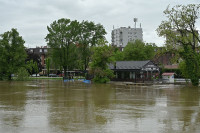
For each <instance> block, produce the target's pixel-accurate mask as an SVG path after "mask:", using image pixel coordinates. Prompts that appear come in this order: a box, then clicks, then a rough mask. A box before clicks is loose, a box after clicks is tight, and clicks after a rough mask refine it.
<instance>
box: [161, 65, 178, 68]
mask: <svg viewBox="0 0 200 133" xmlns="http://www.w3.org/2000/svg"><path fill="white" fill-rule="evenodd" d="M164 68H165V69H178V65H177V64H176V65H165V66H164Z"/></svg>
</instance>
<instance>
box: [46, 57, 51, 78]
mask: <svg viewBox="0 0 200 133" xmlns="http://www.w3.org/2000/svg"><path fill="white" fill-rule="evenodd" d="M50 63H51V60H50V58H46V68H47V76H48V77H49V73H50Z"/></svg>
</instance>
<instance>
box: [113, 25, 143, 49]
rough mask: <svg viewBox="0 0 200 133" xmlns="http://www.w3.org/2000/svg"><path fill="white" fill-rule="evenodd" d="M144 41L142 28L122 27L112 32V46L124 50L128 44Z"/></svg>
mask: <svg viewBox="0 0 200 133" xmlns="http://www.w3.org/2000/svg"><path fill="white" fill-rule="evenodd" d="M135 40H141V41H143V32H142V28H141V27H140V28H131V27H130V26H129V27H121V28H117V29H113V30H112V45H114V46H117V47H121V48H124V47H125V46H126V45H127V43H128V42H130V41H135Z"/></svg>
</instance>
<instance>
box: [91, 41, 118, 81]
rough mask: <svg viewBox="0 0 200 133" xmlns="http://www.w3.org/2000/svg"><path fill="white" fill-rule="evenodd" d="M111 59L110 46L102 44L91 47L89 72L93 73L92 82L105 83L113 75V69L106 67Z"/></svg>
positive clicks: (111, 49) (111, 50) (111, 51)
mask: <svg viewBox="0 0 200 133" xmlns="http://www.w3.org/2000/svg"><path fill="white" fill-rule="evenodd" d="M113 61H114V58H113V48H112V47H111V46H107V45H102V46H98V47H94V48H93V55H92V62H91V64H90V73H91V74H92V75H94V79H93V81H94V82H99V83H106V82H108V81H110V78H112V77H114V73H113V71H112V70H110V69H108V64H109V63H112V62H113Z"/></svg>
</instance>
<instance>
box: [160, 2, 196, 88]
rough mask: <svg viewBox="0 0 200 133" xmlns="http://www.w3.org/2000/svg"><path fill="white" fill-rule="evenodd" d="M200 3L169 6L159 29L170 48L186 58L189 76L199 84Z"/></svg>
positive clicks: (186, 68)
mask: <svg viewBox="0 0 200 133" xmlns="http://www.w3.org/2000/svg"><path fill="white" fill-rule="evenodd" d="M199 8H200V4H189V5H187V6H184V5H177V6H175V7H173V8H170V7H169V6H168V7H167V9H166V10H165V11H164V14H165V15H166V17H167V19H168V20H166V21H162V23H161V24H160V26H159V27H158V29H157V32H158V35H159V36H163V37H165V38H166V46H167V48H168V50H171V51H175V52H176V53H177V54H179V55H180V57H181V58H182V59H183V60H184V63H185V66H184V70H185V71H186V73H187V78H189V79H191V82H192V84H193V85H194V86H198V84H199V77H200V69H199V65H200V55H199V43H200V37H199V33H198V30H197V27H196V22H197V19H198V18H199Z"/></svg>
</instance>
